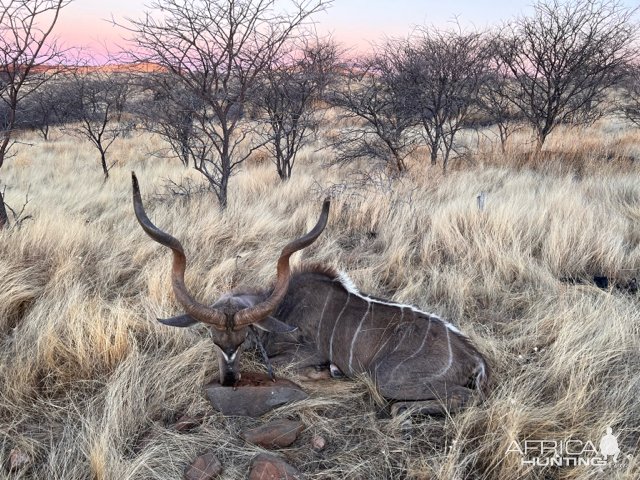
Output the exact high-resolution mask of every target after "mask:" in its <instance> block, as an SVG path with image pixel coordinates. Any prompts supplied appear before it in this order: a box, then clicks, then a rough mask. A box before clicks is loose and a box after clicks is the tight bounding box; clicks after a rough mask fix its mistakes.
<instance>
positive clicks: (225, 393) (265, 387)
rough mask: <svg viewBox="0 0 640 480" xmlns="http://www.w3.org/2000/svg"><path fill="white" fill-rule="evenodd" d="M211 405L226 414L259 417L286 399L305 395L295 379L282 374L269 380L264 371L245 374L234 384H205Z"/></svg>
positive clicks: (294, 398)
mask: <svg viewBox="0 0 640 480" xmlns="http://www.w3.org/2000/svg"><path fill="white" fill-rule="evenodd" d="M205 392H206V394H207V397H208V398H209V402H211V405H212V406H213V408H215V409H216V410H218V411H219V412H221V413H223V414H225V415H235V416H248V417H259V416H260V415H264V414H265V413H267V412H268V411H270V410H273V409H274V408H276V407H279V406H281V405H284V404H285V403H290V402H295V401H298V400H304V399H305V398H307V397H308V395H307V394H306V393H305V392H304V391H303V390H302V389H301V388H300V387H299V386H298V385H296V384H295V383H293V382H291V381H289V380H285V379H283V378H279V379H277V380H276V381H275V382H272V381H271V380H270V379H269V377H268V376H267V375H264V374H258V373H253V374H252V373H249V374H245V375H243V377H242V380H240V382H239V383H238V385H236V386H235V387H223V386H222V385H220V383H218V382H212V383H210V384H208V385H206V386H205Z"/></svg>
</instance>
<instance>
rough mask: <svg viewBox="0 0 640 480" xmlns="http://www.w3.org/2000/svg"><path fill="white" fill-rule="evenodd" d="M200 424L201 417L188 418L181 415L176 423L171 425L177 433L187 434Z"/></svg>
mask: <svg viewBox="0 0 640 480" xmlns="http://www.w3.org/2000/svg"><path fill="white" fill-rule="evenodd" d="M201 422H202V417H198V418H196V417H190V416H189V415H186V414H185V415H182V416H181V417H180V418H179V419H178V420H177V421H176V423H175V424H174V425H173V428H175V429H176V430H177V431H178V432H188V431H189V430H193V429H194V428H196V427H197V426H198V425H200V423H201Z"/></svg>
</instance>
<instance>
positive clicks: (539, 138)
mask: <svg viewBox="0 0 640 480" xmlns="http://www.w3.org/2000/svg"><path fill="white" fill-rule="evenodd" d="M547 135H548V133H546V132H543V131H541V130H538V131H537V132H536V149H535V154H536V155H538V154H539V153H540V152H541V151H542V146H543V145H544V141H545V140H546V139H547Z"/></svg>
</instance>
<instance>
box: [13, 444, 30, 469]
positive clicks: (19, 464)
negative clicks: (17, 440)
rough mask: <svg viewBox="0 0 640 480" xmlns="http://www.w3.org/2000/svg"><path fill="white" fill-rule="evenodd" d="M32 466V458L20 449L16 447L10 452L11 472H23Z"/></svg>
mask: <svg viewBox="0 0 640 480" xmlns="http://www.w3.org/2000/svg"><path fill="white" fill-rule="evenodd" d="M30 464H31V457H30V456H29V455H28V454H27V453H25V452H23V451H22V450H20V449H19V448H17V447H16V448H14V449H12V450H11V451H10V452H9V461H8V463H7V468H8V469H9V471H10V472H16V471H18V470H22V469H23V468H25V467H27V466H29V465H30Z"/></svg>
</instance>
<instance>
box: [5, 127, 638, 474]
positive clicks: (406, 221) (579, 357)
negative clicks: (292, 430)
mask: <svg viewBox="0 0 640 480" xmlns="http://www.w3.org/2000/svg"><path fill="white" fill-rule="evenodd" d="M602 131H603V127H602V126H601V127H600V129H599V130H595V131H590V132H583V133H581V134H580V135H581V136H580V138H579V139H576V137H575V135H576V133H575V132H572V133H566V134H563V135H567V136H566V140H567V141H566V142H564V143H563V142H562V138H565V137H562V136H556V137H555V138H554V139H553V142H554V143H552V144H551V149H552V150H553V151H563V152H565V154H566V152H567V151H571V155H572V156H573V158H574V159H580V158H583V159H584V158H587V157H588V158H589V161H588V162H587V161H583V162H581V165H583V167H581V170H580V171H579V172H577V171H576V170H577V169H576V166H575V165H573V164H569V166H567V162H566V158H565V157H563V158H565V160H564V161H563V160H558V159H556V160H553V161H549V162H547V163H546V165H541V166H539V167H541V168H536V169H531V168H528V167H525V166H523V165H520V166H518V167H517V168H515V167H513V166H512V164H511V163H510V162H509V158H507V159H505V158H502V157H499V156H496V155H493V154H491V153H489V152H488V150H485V151H484V153H483V154H482V155H479V156H478V157H476V159H475V160H474V161H475V165H476V166H465V167H464V168H460V169H457V170H456V171H454V172H452V173H451V174H450V175H448V176H446V177H443V176H442V175H441V174H440V173H439V171H437V170H434V169H428V168H427V169H425V168H424V167H420V166H417V165H414V166H413V170H412V172H411V174H410V175H409V176H408V177H406V178H404V179H403V180H402V181H398V182H396V183H394V184H393V188H391V189H380V188H376V187H367V185H358V186H349V185H346V186H345V185H343V188H342V191H343V193H342V195H340V196H339V197H338V198H337V199H336V200H335V201H334V203H333V206H332V212H331V217H330V220H329V226H328V227H327V230H326V232H325V233H324V234H323V235H322V237H321V238H320V239H319V240H318V242H317V243H316V244H314V245H313V246H312V247H310V248H309V249H307V250H306V251H304V253H302V257H303V258H309V259H312V260H314V261H323V262H328V263H330V264H334V265H337V266H338V267H340V268H343V269H345V270H347V271H349V272H350V273H351V276H352V277H353V278H354V280H355V282H356V284H358V285H359V286H360V287H361V289H362V290H363V291H366V292H370V293H372V294H377V295H381V296H387V297H391V298H393V299H395V300H398V301H402V302H412V303H415V304H417V305H420V306H421V307H423V308H425V309H431V310H433V311H435V312H437V313H439V314H442V315H444V316H446V317H447V318H449V319H450V320H451V321H452V322H454V323H456V324H458V325H460V326H461V328H462V329H463V330H464V331H465V332H467V333H468V334H469V336H470V337H471V338H472V339H473V341H474V342H476V343H477V345H478V346H479V348H480V349H481V350H482V351H483V352H485V353H486V355H487V357H488V358H489V360H490V363H491V364H492V366H493V372H494V380H493V383H494V389H493V392H492V393H491V395H490V396H489V398H488V399H487V400H486V402H484V403H483V404H481V405H477V406H474V407H471V408H469V409H468V410H466V411H465V412H463V413H459V414H457V415H455V416H453V417H449V418H444V419H438V418H425V419H415V420H413V426H412V431H411V432H407V429H406V425H405V423H406V422H405V420H406V419H404V418H396V419H389V418H387V417H386V416H385V415H384V414H381V406H380V405H379V403H377V402H376V401H375V400H374V397H372V396H371V394H370V387H369V386H367V384H366V382H363V381H331V382H323V383H318V384H306V388H307V389H308V390H309V391H310V392H312V394H311V397H310V399H308V400H306V401H303V402H300V403H298V404H296V405H294V406H289V407H284V408H282V409H280V410H279V411H276V412H274V413H272V414H271V416H273V417H277V416H288V417H299V418H300V419H301V420H302V421H303V422H304V423H305V425H306V427H307V428H306V430H305V432H304V433H303V435H302V437H301V439H300V440H298V442H297V443H296V444H294V446H293V447H291V448H288V449H286V450H284V451H282V452H281V453H282V455H284V456H285V457H286V458H287V459H288V460H289V461H290V462H291V463H292V464H294V465H296V466H297V467H298V468H299V469H300V470H302V471H303V472H304V473H306V474H307V475H308V476H309V478H317V479H320V478H349V479H356V478H358V479H372V478H416V479H447V480H449V479H463V478H471V479H507V480H511V479H519V478H532V479H534V478H540V479H542V478H545V479H546V478H554V479H555V478H557V479H599V478H602V479H605V478H606V479H635V478H639V477H640V457H639V455H640V452H639V450H640V448H639V446H640V434H639V430H638V429H639V427H640V402H638V396H639V394H640V353H639V352H640V326H639V319H640V301H639V299H638V296H632V295H628V294H625V293H623V292H619V291H617V290H609V291H604V290H600V289H598V288H596V287H594V286H591V285H589V284H584V285H572V284H566V283H562V282H561V281H560V278H563V277H579V278H584V279H588V278H589V277H590V276H592V275H597V274H604V275H608V276H611V277H613V278H617V279H620V280H624V279H628V278H630V277H631V276H633V275H638V273H639V269H640V246H639V245H640V181H638V178H639V176H638V167H637V166H634V165H637V163H638V162H637V161H636V162H635V163H634V164H631V163H629V162H627V164H625V166H624V167H620V166H619V165H620V164H621V163H622V162H623V161H624V160H613V161H605V160H603V158H606V156H604V155H603V156H602V157H601V158H600V159H599V160H598V154H594V151H605V150H607V149H609V147H611V146H614V143H615V146H617V148H618V149H619V150H620V149H626V150H624V151H625V152H629V151H631V150H633V149H636V151H637V150H638V149H639V148H640V138H639V137H638V135H637V134H635V133H633V132H626V133H625V132H622V133H619V134H618V133H617V134H616V135H619V137H617V138H616V141H615V142H613V143H606V144H603V143H602V142H601V143H597V142H595V143H594V140H593V139H594V138H600V137H603V136H604V135H601V134H600V132H602ZM569 135H571V136H569ZM603 141H605V142H609V140H603ZM36 142H37V141H36ZM153 142H156V140H154V139H150V138H147V137H136V138H133V139H127V140H122V141H120V142H119V143H117V144H116V145H114V148H113V151H112V158H119V159H120V160H121V164H120V165H119V166H118V167H116V168H114V170H113V171H112V178H111V179H110V180H109V182H108V183H106V184H103V183H102V178H101V174H100V171H99V168H98V164H97V160H96V159H95V155H94V152H93V151H92V150H91V149H90V147H89V146H87V145H84V144H78V142H77V141H76V140H72V139H68V138H65V137H61V136H60V137H57V138H54V140H53V141H51V142H50V143H47V144H43V143H38V144H37V145H36V146H34V147H32V148H26V147H25V148H22V149H21V151H20V154H19V156H18V157H17V158H15V159H13V160H12V161H11V162H10V163H9V164H8V165H7V166H6V167H5V168H3V181H5V182H6V183H7V184H8V185H9V190H8V198H7V201H8V202H9V203H12V204H19V203H20V202H21V199H22V198H23V196H24V193H25V192H26V190H27V188H28V186H29V185H31V199H32V201H31V203H30V204H29V211H30V213H33V214H34V215H35V219H34V220H32V221H27V222H26V223H25V224H24V226H23V227H22V228H21V229H11V230H7V231H3V232H0V461H2V462H4V461H6V459H7V457H8V455H9V452H10V451H11V450H12V449H14V448H16V447H17V448H19V449H20V450H22V451H24V452H27V453H28V454H29V455H30V456H31V457H32V458H33V460H34V461H33V465H32V467H31V468H30V469H29V470H23V471H20V472H14V473H7V471H6V470H5V469H4V468H2V469H0V479H4V478H37V479H44V478H52V479H53V478H56V479H57V478H60V479H63V478H64V479H149V478H159V479H175V478H179V477H180V476H181V475H182V471H183V468H184V466H185V465H186V464H187V463H188V462H189V461H190V460H191V459H192V458H194V457H195V456H196V455H197V454H200V453H202V452H203V451H206V450H209V449H212V448H214V449H217V452H218V456H219V458H220V460H221V461H222V463H223V465H224V467H225V473H224V476H225V478H229V479H234V478H242V477H243V476H244V475H246V472H247V469H248V464H249V462H250V460H251V458H252V457H253V456H254V455H255V454H256V453H257V452H258V451H259V449H258V448H256V447H251V446H248V445H245V444H244V443H243V441H242V440H241V439H240V438H239V437H238V432H239V431H240V430H241V429H242V428H245V427H247V426H254V425H257V424H260V423H261V422H262V421H263V420H250V419H232V418H225V417H223V416H222V415H220V414H217V413H215V412H213V411H212V409H211V408H210V407H209V405H208V403H207V401H206V400H205V399H204V398H203V395H202V390H201V387H202V385H203V384H204V383H205V382H206V381H207V379H209V378H211V377H213V376H214V375H215V374H216V370H217V365H216V361H215V355H214V353H213V346H212V344H211V343H210V341H209V339H208V337H207V334H206V331H205V330H204V329H203V328H194V329H189V330H179V329H170V328H167V327H163V326H161V325H159V324H157V323H156V322H155V321H154V318H155V317H156V316H162V315H164V316H168V315H172V314H175V313H176V312H178V308H177V306H176V305H175V302H174V300H173V296H172V293H171V290H170V284H169V281H168V272H169V258H168V253H167V252H166V251H165V250H164V249H162V248H160V247H159V246H158V245H157V244H155V243H153V242H151V241H150V240H149V239H148V238H147V237H146V236H145V235H144V234H143V233H142V231H141V230H140V228H139V227H138V225H137V224H136V223H135V220H134V217H133V214H132V209H131V207H130V201H131V200H130V183H129V171H130V170H131V169H135V170H136V172H137V173H138V176H139V178H140V180H141V184H142V187H143V189H144V191H143V193H145V194H146V197H147V198H148V199H149V202H148V205H149V208H148V209H149V211H150V216H151V217H152V218H153V219H154V220H155V221H156V223H157V224H158V225H160V226H162V227H164V228H165V229H167V230H168V231H171V232H174V233H175V234H176V235H177V236H178V237H179V238H180V239H181V240H182V241H183V244H184V245H185V246H186V248H187V250H188V253H189V255H190V260H191V264H190V267H189V270H188V273H187V283H188V285H190V286H191V288H192V290H193V292H194V294H195V295H196V296H197V297H199V298H202V299H211V300H212V299H214V298H215V297H217V296H218V295H220V294H221V293H222V292H224V291H226V290H228V289H230V288H233V287H235V286H237V285H245V284H251V285H264V284H266V283H267V282H269V281H270V280H271V279H272V276H273V274H274V270H275V269H274V261H275V259H276V255H277V252H278V251H279V249H280V248H281V246H282V244H283V243H284V242H285V240H286V239H288V238H291V237H293V236H295V235H297V234H299V233H300V232H302V231H304V230H305V229H307V228H308V227H310V226H311V225H312V224H313V222H314V220H315V218H316V216H317V213H318V209H319V205H320V200H321V198H322V196H323V190H324V189H326V188H329V187H330V186H331V185H334V184H344V182H345V175H346V173H345V171H344V170H339V169H336V168H325V167H323V166H322V156H321V155H320V154H316V153H312V152H311V151H306V152H304V158H303V159H302V160H301V161H300V164H299V168H298V170H297V171H296V172H294V179H293V181H292V182H290V183H288V184H281V183H280V182H279V181H278V180H277V177H276V175H275V173H274V169H273V168H272V166H271V165H270V164H269V163H268V162H262V163H260V162H256V163H252V164H249V165H247V168H246V169H245V170H244V171H243V172H241V173H240V174H238V175H237V176H236V177H234V179H233V186H232V197H231V199H230V206H229V209H228V211H227V212H226V213H225V214H221V213H219V212H218V210H217V208H216V205H215V201H214V199H213V198H211V197H208V196H200V197H196V198H193V199H192V200H191V201H190V202H188V203H186V202H184V201H182V200H177V201H167V202H158V201H155V202H154V201H151V199H150V194H151V193H153V191H154V189H157V188H159V185H160V184H161V179H162V177H171V178H173V179H175V180H178V179H180V178H181V177H182V176H185V175H189V176H192V177H193V178H195V179H197V176H196V174H194V173H191V172H187V171H184V170H183V169H182V168H181V167H180V166H179V165H178V164H177V163H173V164H170V163H167V162H165V161H161V160H157V159H149V158H148V157H147V156H146V155H145V152H146V151H148V150H152V149H153V147H150V146H149V143H153ZM572 144H575V145H585V147H584V148H582V149H576V148H575V147H567V145H572ZM512 155H516V154H515V153H513V152H512ZM511 158H513V157H511ZM416 160H417V159H416ZM576 161H577V160H576ZM611 164H615V165H616V167H615V168H613V167H611V166H610V165H611ZM555 167H557V168H555ZM586 167H588V168H586ZM576 173H579V174H576ZM481 191H484V192H487V193H488V200H487V206H486V209H485V210H484V211H482V212H481V211H479V210H478V209H477V208H476V195H477V194H478V193H479V192H481ZM237 255H239V256H240V257H239V259H238V260H236V256H237ZM246 360H247V361H246V362H245V367H246V368H249V369H250V368H261V367H260V366H259V365H258V364H257V363H256V362H255V360H252V359H251V358H250V357H247V358H246ZM281 373H284V374H286V375H289V374H290V372H281ZM294 379H295V378H294ZM183 413H187V414H190V415H200V414H204V415H205V418H204V420H203V423H202V425H201V426H199V427H197V428H196V429H195V430H193V431H191V432H189V433H179V432H177V431H176V430H175V428H174V427H173V424H174V422H175V420H176V418H178V417H179V416H180V415H182V414H183ZM608 425H611V426H612V427H613V430H614V433H615V434H616V435H617V436H618V440H619V442H620V448H621V451H622V453H623V454H622V455H621V458H620V460H619V462H618V463H617V464H615V465H613V464H611V465H609V466H607V467H606V468H605V469H604V470H600V469H598V468H597V467H586V466H580V467H575V468H572V467H562V468H559V467H531V466H527V465H522V464H521V462H520V457H519V456H518V455H517V454H513V453H511V454H505V452H506V450H507V449H508V448H509V445H510V444H511V442H512V441H513V440H519V441H524V440H525V439H549V440H557V441H560V440H565V439H568V438H573V439H581V440H591V441H593V442H594V443H595V444H596V447H597V445H598V441H599V439H600V438H601V437H602V435H603V434H604V431H605V428H606V427H607V426H608ZM314 434H321V435H323V436H324V437H325V438H326V439H327V443H328V447H327V449H326V450H325V451H323V452H321V453H316V452H314V451H313V450H312V449H311V448H310V446H309V440H310V438H311V437H312V436H313V435H314Z"/></svg>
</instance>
